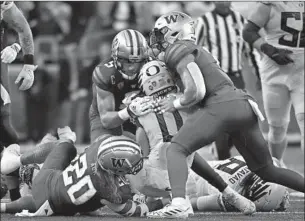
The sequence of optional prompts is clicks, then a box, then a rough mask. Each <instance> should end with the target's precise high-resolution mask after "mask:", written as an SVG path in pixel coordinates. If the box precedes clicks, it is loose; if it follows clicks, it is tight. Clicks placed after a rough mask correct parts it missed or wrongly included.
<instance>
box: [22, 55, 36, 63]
mask: <svg viewBox="0 0 305 221" xmlns="http://www.w3.org/2000/svg"><path fill="white" fill-rule="evenodd" d="M23 63H24V64H34V55H32V54H26V55H24V56H23Z"/></svg>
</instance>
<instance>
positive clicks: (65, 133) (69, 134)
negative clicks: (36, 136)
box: [57, 126, 76, 143]
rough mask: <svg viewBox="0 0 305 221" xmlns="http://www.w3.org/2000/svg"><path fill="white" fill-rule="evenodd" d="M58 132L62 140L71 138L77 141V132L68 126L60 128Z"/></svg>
mask: <svg viewBox="0 0 305 221" xmlns="http://www.w3.org/2000/svg"><path fill="white" fill-rule="evenodd" d="M57 134H58V137H59V139H60V140H71V141H72V142H73V143H75V141H76V134H75V133H74V132H73V131H72V130H71V128H70V127H68V126H65V127H64V128H58V129H57Z"/></svg>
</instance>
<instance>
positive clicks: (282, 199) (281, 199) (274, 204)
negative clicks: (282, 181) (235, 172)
mask: <svg viewBox="0 0 305 221" xmlns="http://www.w3.org/2000/svg"><path fill="white" fill-rule="evenodd" d="M243 195H244V196H245V197H246V198H248V199H250V200H251V201H253V202H254V203H255V206H256V208H257V210H258V211H263V212H268V211H273V210H285V209H287V206H288V205H289V193H288V190H287V188H286V187H284V186H281V185H279V184H275V183H269V182H265V181H263V180H262V179H261V178H260V177H258V176H257V175H255V174H253V176H252V177H251V178H249V180H248V181H247V182H246V183H245V189H244V194H243ZM287 197H288V198H287ZM283 204H285V205H283ZM283 206H285V207H286V208H283Z"/></svg>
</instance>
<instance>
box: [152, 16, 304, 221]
mask: <svg viewBox="0 0 305 221" xmlns="http://www.w3.org/2000/svg"><path fill="white" fill-rule="evenodd" d="M194 34H195V33H194V21H193V20H192V18H191V17H190V16H188V15H186V14H184V13H181V12H171V13H168V14H165V15H163V16H161V17H160V18H159V19H158V20H157V21H156V23H155V27H154V29H153V31H152V33H151V36H150V45H151V47H155V48H156V49H157V50H159V51H160V52H163V53H162V55H160V56H158V58H159V59H161V58H162V57H163V59H164V61H165V63H166V65H167V67H168V68H169V70H170V71H171V72H172V73H177V78H180V79H181V80H182V82H183V87H184V91H183V95H182V96H180V97H178V98H176V99H175V98H173V97H166V98H164V99H161V100H160V101H158V102H157V104H156V107H157V108H159V109H161V111H160V112H161V113H163V112H173V111H175V110H177V109H182V108H185V107H188V106H192V105H194V104H198V105H199V106H200V108H199V109H198V110H197V111H196V112H195V113H194V114H192V115H191V116H190V117H188V119H187V120H186V122H185V123H184V124H183V126H182V127H181V129H180V130H179V132H178V133H177V134H176V135H175V136H174V137H173V139H172V141H171V144H170V145H169V147H168V148H167V169H168V174H169V180H170V185H171V191H172V194H173V200H172V203H171V204H170V205H169V206H167V207H165V208H163V209H161V210H159V211H154V212H151V213H148V217H152V218H163V217H168V218H176V217H179V218H185V217H187V216H188V213H187V211H188V208H189V206H188V204H187V201H186V200H185V189H186V187H185V186H186V181H187V177H188V167H187V162H186V158H187V156H189V155H190V154H191V153H193V152H195V151H196V150H198V149H199V148H201V147H203V146H205V145H207V144H210V143H211V142H213V141H215V138H216V136H219V134H220V133H228V134H229V135H230V136H232V138H233V140H234V144H235V146H236V147H237V149H238V150H239V152H240V153H241V155H242V156H243V157H244V159H245V161H246V162H247V165H248V167H249V169H250V170H251V171H253V172H255V173H256V174H257V175H258V176H259V177H261V178H262V179H263V180H265V181H268V182H274V183H278V184H281V185H284V186H287V187H289V188H292V189H295V190H297V191H301V192H305V190H304V177H302V176H301V175H300V174H298V173H296V172H294V171H291V170H287V169H284V168H278V167H275V166H274V165H273V163H272V158H271V155H270V152H269V150H268V147H267V145H266V142H265V140H264V137H263V135H262V133H261V131H260V129H259V124H258V119H259V118H260V119H262V120H263V116H262V114H261V112H260V111H259V109H258V106H257V104H256V103H255V102H254V101H253V98H252V97H251V96H250V95H248V94H247V93H246V92H245V91H243V90H240V89H237V88H235V87H234V85H233V83H232V81H231V80H230V79H229V78H228V76H226V74H225V73H224V72H223V71H222V70H221V68H220V67H219V65H218V64H217V62H216V61H215V59H214V58H213V56H212V55H211V54H210V53H209V52H208V51H206V50H205V49H203V48H201V47H199V46H197V45H195V44H194V42H195V40H196V39H195V37H194ZM221 192H222V191H221ZM224 196H225V194H224ZM240 210H241V211H243V212H244V213H246V214H252V213H254V212H255V205H254V204H253V203H249V202H248V201H243V204H242V203H241V204H240Z"/></svg>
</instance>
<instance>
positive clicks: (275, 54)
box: [261, 43, 293, 65]
mask: <svg viewBox="0 0 305 221" xmlns="http://www.w3.org/2000/svg"><path fill="white" fill-rule="evenodd" d="M261 50H262V52H264V53H265V54H266V55H267V56H268V57H270V58H271V59H272V60H274V61H275V62H276V63H277V64H279V65H287V64H289V63H293V60H292V59H291V57H290V56H289V55H290V54H292V53H293V51H290V50H287V49H282V48H276V47H274V46H272V45H270V44H267V43H265V44H262V46H261Z"/></svg>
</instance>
